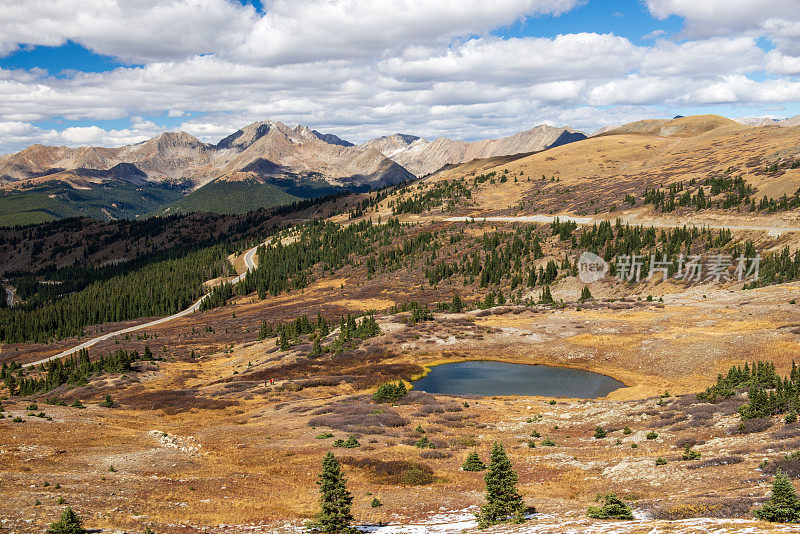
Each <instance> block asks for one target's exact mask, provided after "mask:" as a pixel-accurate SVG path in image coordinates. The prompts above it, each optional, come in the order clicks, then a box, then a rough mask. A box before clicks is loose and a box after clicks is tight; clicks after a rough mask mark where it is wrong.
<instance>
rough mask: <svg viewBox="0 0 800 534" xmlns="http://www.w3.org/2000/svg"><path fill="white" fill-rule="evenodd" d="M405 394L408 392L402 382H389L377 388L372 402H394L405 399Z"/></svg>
mask: <svg viewBox="0 0 800 534" xmlns="http://www.w3.org/2000/svg"><path fill="white" fill-rule="evenodd" d="M406 393H408V390H407V389H406V385H405V384H403V383H402V382H398V383H397V384H393V383H391V382H390V383H388V384H383V385H382V386H381V387H379V388H378V391H376V392H375V393H374V394H373V395H372V400H373V401H375V402H378V403H385V402H396V401H398V400H400V399H402V398H403V397H405V395H406Z"/></svg>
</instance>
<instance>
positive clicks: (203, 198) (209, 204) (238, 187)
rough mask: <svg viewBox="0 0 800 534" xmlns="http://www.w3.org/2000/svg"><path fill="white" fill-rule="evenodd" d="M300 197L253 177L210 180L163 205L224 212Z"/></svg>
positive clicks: (178, 209)
mask: <svg viewBox="0 0 800 534" xmlns="http://www.w3.org/2000/svg"><path fill="white" fill-rule="evenodd" d="M300 198H301V197H298V196H294V195H290V194H289V193H287V192H285V191H284V190H282V189H281V188H279V187H277V186H275V185H273V184H270V183H263V182H260V181H258V180H255V179H253V178H251V179H247V180H241V181H228V180H223V179H217V180H213V181H211V182H209V183H207V184H206V185H204V186H203V187H200V188H198V189H196V190H194V191H192V192H191V193H189V194H188V195H187V196H185V197H183V198H181V199H180V200H178V201H177V202H175V203H174V204H172V205H170V206H168V207H166V208H164V209H163V210H162V212H163V213H164V214H172V213H193V212H211V213H221V214H226V215H233V214H240V213H247V212H248V211H252V210H256V209H260V208H271V207H274V206H280V205H283V204H290V203H292V202H294V201H296V200H300Z"/></svg>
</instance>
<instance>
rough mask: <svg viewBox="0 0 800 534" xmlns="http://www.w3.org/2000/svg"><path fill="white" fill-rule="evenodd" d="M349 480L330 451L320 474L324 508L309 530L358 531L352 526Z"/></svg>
mask: <svg viewBox="0 0 800 534" xmlns="http://www.w3.org/2000/svg"><path fill="white" fill-rule="evenodd" d="M346 484H347V480H346V479H345V478H344V473H342V470H341V468H340V466H339V462H338V460H336V457H335V456H334V455H333V453H330V452H329V453H328V454H326V455H325V458H324V459H323V460H322V473H321V474H320V475H319V480H318V481H317V485H319V492H320V504H321V505H322V510H321V511H320V513H319V514H317V520H316V521H315V522H313V523H310V524H309V525H308V531H309V532H325V533H328V534H351V533H355V532H358V530H357V529H355V528H353V527H351V526H350V523H351V522H352V521H353V515H352V514H351V513H350V506H351V505H352V503H353V497H352V496H351V495H350V492H349V491H347V487H346Z"/></svg>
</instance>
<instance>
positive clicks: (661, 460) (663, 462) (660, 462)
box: [656, 456, 667, 465]
mask: <svg viewBox="0 0 800 534" xmlns="http://www.w3.org/2000/svg"><path fill="white" fill-rule="evenodd" d="M656 465H667V461H666V460H665V459H664V458H661V457H660V456H659V457H658V458H656Z"/></svg>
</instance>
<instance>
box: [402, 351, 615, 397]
mask: <svg viewBox="0 0 800 534" xmlns="http://www.w3.org/2000/svg"><path fill="white" fill-rule="evenodd" d="M480 362H485V363H487V364H493V363H496V364H505V365H508V366H516V365H525V366H529V367H536V368H540V369H541V370H542V372H548V371H550V370H563V371H574V372H576V373H578V374H575V375H573V376H566V375H563V374H562V375H561V376H554V377H552V378H553V379H554V380H581V379H584V378H585V379H590V378H592V377H596V378H598V379H602V380H604V381H607V382H608V384H609V385H610V384H612V383H618V384H620V385H619V386H616V387H614V388H613V389H611V390H610V391H607V392H606V393H605V394H603V395H598V396H594V397H584V396H572V395H569V394H567V395H558V396H555V395H548V394H543V393H531V394H525V393H486V394H481V393H448V392H443V391H438V392H437V391H433V392H431V393H436V394H443V395H454V396H459V395H478V396H481V397H503V396H507V397H512V396H519V397H544V398H552V399H555V398H560V399H580V400H600V399H606V398H607V397H608V395H610V394H611V393H613V392H616V391H619V390H622V389H625V388H629V387H631V386H630V385H629V384H627V383H626V382H625V381H623V380H620V379H618V378H616V377H614V376H612V375H610V374H607V373H600V372H596V371H593V370H590V369H586V368H584V367H579V366H569V365H558V364H550V363H541V362H520V361H515V360H514V359H510V358H508V359H507V358H446V359H441V360H436V361H434V362H432V363H428V364H425V365H422V367H423V369H424V371H423V372H422V373H419V374H417V375H413V376H412V377H411V378H410V379H409V380H408V381H405V382H406V385H407V387H408V388H409V389H413V388H415V387H418V386H417V383H418V382H419V381H420V380H422V379H424V378H426V377H428V376H429V375H430V373H431V372H433V370H434V368H438V367H442V366H446V365H457V364H469V363H480ZM487 371H488V372H500V373H502V372H508V369H503V368H499V369H498V368H495V369H494V370H491V369H488V370H487ZM529 378H530V379H539V380H541V378H542V377H541V376H530V377H529ZM454 380H456V381H457V380H459V379H458V378H455V379H454ZM570 386H571V387H575V385H574V384H571V385H570ZM590 386H591V387H595V388H598V387H600V386H599V385H598V384H597V383H595V384H587V386H586V387H590ZM547 387H553V385H552V384H547ZM602 389H606V388H602Z"/></svg>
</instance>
